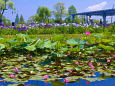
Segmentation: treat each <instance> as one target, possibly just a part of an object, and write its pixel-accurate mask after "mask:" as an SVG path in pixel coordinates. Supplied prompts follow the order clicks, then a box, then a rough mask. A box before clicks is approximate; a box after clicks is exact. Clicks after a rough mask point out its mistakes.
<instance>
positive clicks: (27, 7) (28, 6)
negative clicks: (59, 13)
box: [4, 0, 115, 21]
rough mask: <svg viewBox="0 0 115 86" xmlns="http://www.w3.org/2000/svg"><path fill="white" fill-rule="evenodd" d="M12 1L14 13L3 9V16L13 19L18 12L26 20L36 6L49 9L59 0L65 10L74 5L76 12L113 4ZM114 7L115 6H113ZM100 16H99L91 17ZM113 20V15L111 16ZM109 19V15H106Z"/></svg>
mask: <svg viewBox="0 0 115 86" xmlns="http://www.w3.org/2000/svg"><path fill="white" fill-rule="evenodd" d="M11 1H13V2H14V4H15V7H16V13H14V14H12V12H11V10H8V11H5V14H4V15H5V16H6V18H8V19H11V21H14V20H15V16H16V14H17V13H18V14H19V15H21V14H22V15H23V17H24V19H25V20H26V21H27V20H28V18H29V17H30V16H32V15H34V14H36V11H37V8H38V7H39V6H46V7H48V8H49V9H50V10H54V5H55V4H56V3H58V2H59V1H60V2H62V3H64V5H65V7H66V10H67V9H68V7H69V6H71V5H74V6H75V7H76V9H77V12H78V13H79V12H84V11H93V10H102V9H111V8H112V6H113V4H114V5H115V0H11ZM114 7H115V6H114ZM92 18H101V17H92ZM113 18H114V20H115V17H113ZM107 19H108V20H110V17H107Z"/></svg>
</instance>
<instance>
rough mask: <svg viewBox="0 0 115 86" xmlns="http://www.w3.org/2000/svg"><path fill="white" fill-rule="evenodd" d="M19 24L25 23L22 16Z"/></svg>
mask: <svg viewBox="0 0 115 86" xmlns="http://www.w3.org/2000/svg"><path fill="white" fill-rule="evenodd" d="M19 23H20V24H24V23H25V22H24V18H23V16H22V15H21V16H20V20H19Z"/></svg>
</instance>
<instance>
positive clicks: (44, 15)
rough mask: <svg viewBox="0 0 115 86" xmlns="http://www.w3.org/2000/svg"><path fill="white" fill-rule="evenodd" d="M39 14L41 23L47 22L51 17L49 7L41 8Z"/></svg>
mask: <svg viewBox="0 0 115 86" xmlns="http://www.w3.org/2000/svg"><path fill="white" fill-rule="evenodd" d="M37 14H38V16H39V19H40V21H41V22H46V20H48V19H49V17H50V16H51V12H50V10H49V8H47V7H39V8H38V10H37ZM36 17H37V16H36Z"/></svg>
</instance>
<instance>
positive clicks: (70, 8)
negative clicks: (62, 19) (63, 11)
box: [68, 5, 77, 15]
mask: <svg viewBox="0 0 115 86" xmlns="http://www.w3.org/2000/svg"><path fill="white" fill-rule="evenodd" d="M74 13H77V11H76V8H75V7H74V6H73V5H71V6H70V7H69V8H68V14H69V15H70V14H74Z"/></svg>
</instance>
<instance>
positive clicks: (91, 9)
mask: <svg viewBox="0 0 115 86" xmlns="http://www.w3.org/2000/svg"><path fill="white" fill-rule="evenodd" d="M105 5H107V2H106V1H104V2H102V3H99V4H96V5H92V6H89V7H88V8H87V9H86V10H88V11H96V10H102V9H103V7H105Z"/></svg>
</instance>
